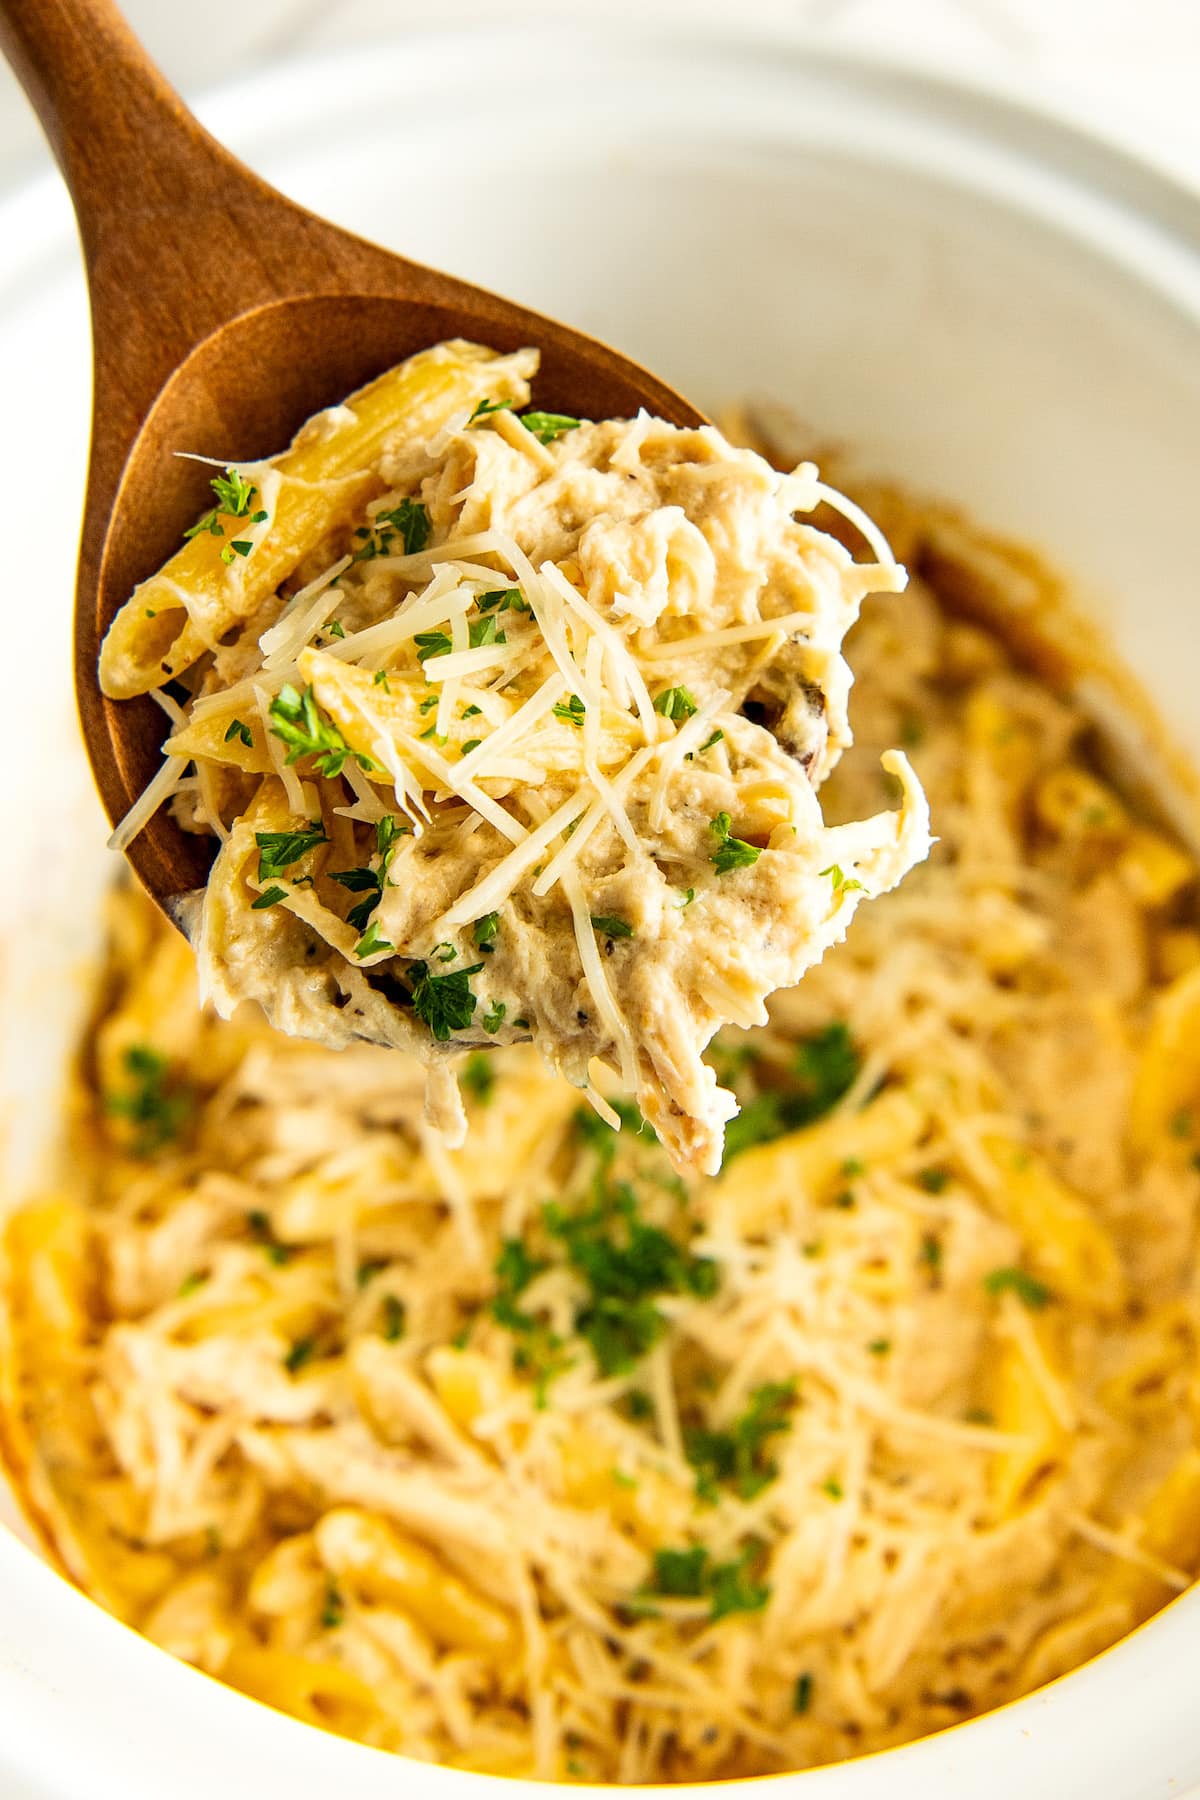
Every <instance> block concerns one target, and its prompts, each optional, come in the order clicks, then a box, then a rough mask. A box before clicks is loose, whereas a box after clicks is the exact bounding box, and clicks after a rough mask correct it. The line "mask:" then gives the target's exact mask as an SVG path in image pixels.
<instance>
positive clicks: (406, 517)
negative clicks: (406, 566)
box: [352, 499, 432, 562]
mask: <svg viewBox="0 0 1200 1800" xmlns="http://www.w3.org/2000/svg"><path fill="white" fill-rule="evenodd" d="M431 529H432V527H431V525H430V522H429V514H428V512H427V511H426V510H425V508H424V507H423V506H422V505H421V502H420V501H419V500H409V499H404V500H401V502H400V504H399V506H394V507H392V508H391V510H390V511H388V512H380V513H376V515H375V520H374V524H373V526H372V527H370V528H366V527H361V528H360V529H359V530H358V531H356V532H355V534H354V535H355V537H357V538H362V539H363V540H364V542H363V543H362V544H361V545H360V547H359V548H358V549H357V550H356V551H355V552H354V556H353V559H352V560H353V561H354V562H373V561H374V559H375V558H376V557H377V556H392V555H397V554H398V555H403V556H415V555H417V553H418V552H419V551H421V550H424V549H425V547H426V545H427V544H428V542H429V534H430V531H431ZM397 535H399V538H400V544H399V547H398V548H397V545H396V542H395V540H396V537H397Z"/></svg>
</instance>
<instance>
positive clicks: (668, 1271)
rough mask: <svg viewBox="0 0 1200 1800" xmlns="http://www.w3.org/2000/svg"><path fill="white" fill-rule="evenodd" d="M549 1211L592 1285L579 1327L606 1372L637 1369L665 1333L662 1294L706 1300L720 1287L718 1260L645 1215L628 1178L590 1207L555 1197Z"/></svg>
mask: <svg viewBox="0 0 1200 1800" xmlns="http://www.w3.org/2000/svg"><path fill="white" fill-rule="evenodd" d="M544 1216H545V1223H546V1229H547V1231H548V1232H549V1233H550V1236H551V1237H554V1238H557V1239H558V1240H559V1241H560V1242H561V1243H562V1244H563V1246H564V1247H565V1249H566V1253H567V1261H568V1263H569V1264H570V1266H571V1268H573V1269H574V1270H575V1272H576V1274H578V1275H580V1276H581V1277H582V1278H583V1280H584V1281H585V1283H586V1284H587V1288H588V1297H587V1299H586V1300H585V1301H584V1303H583V1305H582V1306H581V1307H580V1308H579V1309H578V1311H577V1312H576V1315H575V1329H576V1330H577V1331H578V1332H579V1334H580V1336H581V1337H582V1338H584V1339H585V1340H586V1342H587V1344H588V1345H589V1347H590V1348H591V1351H592V1355H593V1356H594V1357H595V1359H596V1364H597V1367H598V1368H599V1370H600V1372H601V1374H603V1375H617V1374H620V1373H622V1372H623V1371H624V1370H626V1369H629V1368H632V1367H633V1365H634V1364H635V1363H636V1362H637V1361H639V1359H640V1358H641V1357H643V1356H645V1355H646V1353H647V1352H648V1351H649V1350H652V1349H653V1347H654V1345H655V1344H656V1343H657V1342H658V1341H659V1339H660V1338H661V1337H662V1336H663V1333H664V1332H665V1331H666V1329H667V1321H666V1318H665V1317H664V1315H663V1314H662V1313H661V1312H660V1311H659V1309H658V1307H656V1306H655V1305H654V1303H653V1302H654V1299H655V1298H656V1297H657V1296H658V1295H659V1294H694V1295H695V1296H696V1297H697V1298H699V1299H706V1300H707V1299H711V1298H712V1296H713V1294H715V1293H716V1291H717V1287H718V1285H719V1282H720V1274H719V1271H718V1269H717V1265H716V1263H715V1262H712V1261H710V1260H709V1258H707V1257H702V1256H693V1255H692V1254H691V1253H690V1252H689V1251H688V1250H686V1249H685V1248H683V1247H682V1246H681V1245H680V1244H678V1243H677V1242H676V1241H675V1239H674V1238H673V1237H671V1236H669V1234H668V1233H667V1232H665V1231H662V1230H660V1228H659V1227H658V1226H656V1225H647V1224H646V1223H645V1222H644V1221H643V1220H642V1219H640V1218H639V1217H638V1211H637V1199H636V1196H635V1194H634V1192H633V1189H632V1188H631V1187H629V1185H628V1184H627V1183H625V1182H618V1183H617V1184H615V1185H614V1186H612V1187H610V1188H606V1187H601V1188H600V1191H599V1192H598V1194H597V1196H596V1200H595V1203H594V1204H593V1205H592V1206H591V1207H590V1208H589V1209H588V1210H587V1211H585V1212H583V1213H573V1214H572V1213H567V1212H564V1210H563V1209H562V1208H561V1207H559V1206H557V1205H556V1204H554V1203H551V1205H549V1206H548V1207H547V1208H546V1211H545V1215H544Z"/></svg>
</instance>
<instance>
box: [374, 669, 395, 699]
mask: <svg viewBox="0 0 1200 1800" xmlns="http://www.w3.org/2000/svg"><path fill="white" fill-rule="evenodd" d="M371 686H372V687H381V688H382V689H383V691H384V693H385V694H390V693H391V691H392V688H391V683H390V682H389V681H388V672H387V670H386V669H376V671H375V673H374V675H373V676H372V677H371Z"/></svg>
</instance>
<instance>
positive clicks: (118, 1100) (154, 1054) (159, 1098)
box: [104, 1044, 195, 1157]
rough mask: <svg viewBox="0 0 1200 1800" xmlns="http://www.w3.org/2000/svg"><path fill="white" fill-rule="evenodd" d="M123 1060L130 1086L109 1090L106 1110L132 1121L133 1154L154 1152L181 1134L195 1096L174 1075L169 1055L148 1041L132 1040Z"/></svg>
mask: <svg viewBox="0 0 1200 1800" xmlns="http://www.w3.org/2000/svg"><path fill="white" fill-rule="evenodd" d="M121 1060H122V1067H123V1070H124V1073H125V1074H126V1076H128V1078H129V1086H128V1087H127V1088H125V1089H123V1090H121V1091H112V1092H109V1093H106V1094H105V1096H104V1110H105V1112H106V1113H107V1114H108V1116H109V1117H110V1118H113V1119H127V1120H128V1121H129V1123H130V1124H131V1125H132V1127H133V1139H132V1144H131V1146H130V1147H131V1149H132V1152H133V1154H134V1156H137V1157H145V1156H153V1155H155V1154H156V1152H158V1151H159V1150H162V1149H165V1147H166V1146H167V1145H168V1144H170V1143H172V1142H174V1140H175V1139H176V1138H178V1137H179V1135H180V1134H181V1132H182V1131H183V1128H184V1126H185V1125H186V1124H187V1122H188V1120H189V1119H190V1118H191V1115H192V1112H193V1110H194V1107H195V1100H194V1097H193V1095H192V1091H191V1089H190V1088H188V1087H186V1086H185V1085H184V1084H183V1083H181V1082H177V1081H174V1080H173V1079H172V1077H171V1069H170V1064H169V1062H168V1061H167V1058H166V1057H165V1056H163V1055H162V1054H161V1052H160V1051H158V1050H154V1049H152V1048H151V1047H150V1045H149V1044H130V1045H129V1047H128V1049H127V1050H126V1051H125V1054H124V1056H123V1057H122V1059H121Z"/></svg>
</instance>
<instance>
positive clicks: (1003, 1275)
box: [983, 1268, 1050, 1312]
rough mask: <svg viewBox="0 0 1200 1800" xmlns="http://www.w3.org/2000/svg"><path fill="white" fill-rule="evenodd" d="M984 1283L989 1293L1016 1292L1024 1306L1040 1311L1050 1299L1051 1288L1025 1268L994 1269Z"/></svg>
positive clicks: (1033, 1310) (985, 1277)
mask: <svg viewBox="0 0 1200 1800" xmlns="http://www.w3.org/2000/svg"><path fill="white" fill-rule="evenodd" d="M983 1285H984V1287H985V1288H986V1289H987V1291H988V1293H989V1294H1015V1295H1016V1297H1017V1299H1018V1300H1019V1301H1020V1302H1021V1304H1022V1306H1027V1307H1029V1309H1030V1311H1031V1312H1040V1311H1041V1310H1042V1308H1043V1306H1045V1305H1046V1304H1047V1302H1048V1301H1049V1299H1050V1289H1049V1288H1048V1287H1047V1286H1046V1284H1045V1283H1044V1282H1042V1281H1039V1280H1038V1279H1037V1277H1036V1276H1034V1275H1030V1274H1029V1273H1028V1271H1027V1270H1025V1269H1016V1268H1009V1269H993V1270H992V1272H991V1274H990V1275H985V1276H984V1278H983Z"/></svg>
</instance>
